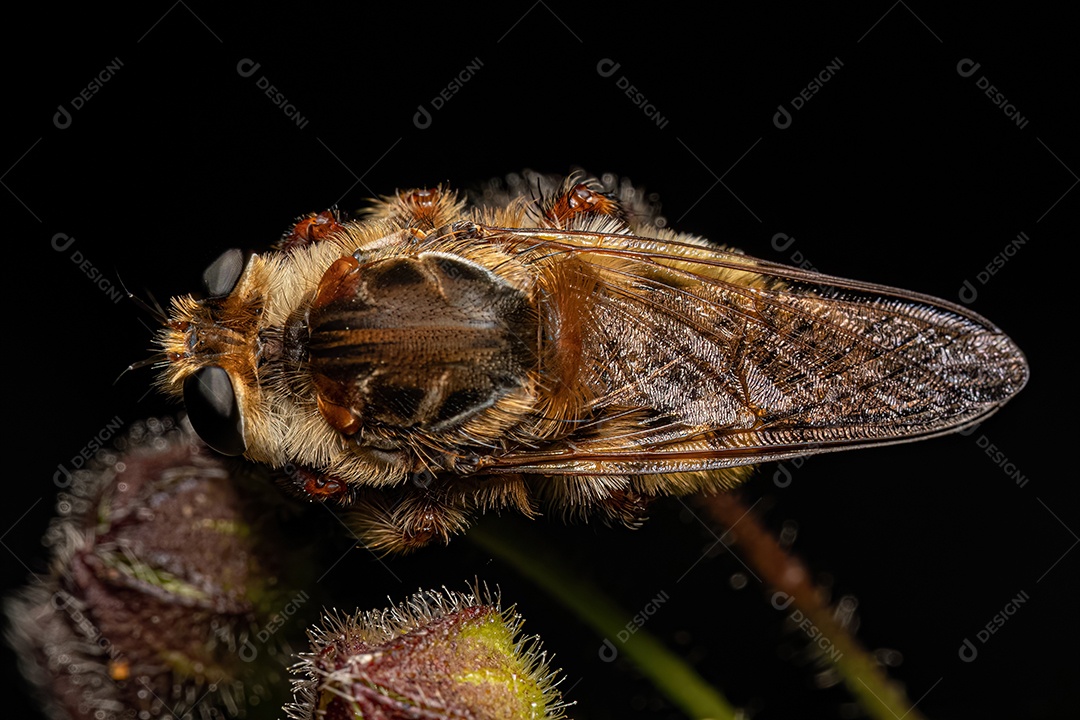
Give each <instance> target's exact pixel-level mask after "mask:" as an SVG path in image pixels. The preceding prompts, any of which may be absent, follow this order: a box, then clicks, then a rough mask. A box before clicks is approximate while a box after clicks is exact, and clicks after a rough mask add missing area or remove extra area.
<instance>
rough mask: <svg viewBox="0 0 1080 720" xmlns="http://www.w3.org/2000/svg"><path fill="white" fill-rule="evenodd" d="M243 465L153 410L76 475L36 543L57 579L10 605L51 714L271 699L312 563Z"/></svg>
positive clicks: (240, 710) (14, 638)
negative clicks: (291, 541) (153, 416)
mask: <svg viewBox="0 0 1080 720" xmlns="http://www.w3.org/2000/svg"><path fill="white" fill-rule="evenodd" d="M241 467H242V466H235V465H227V464H226V463H225V461H223V460H222V459H221V458H220V457H219V456H217V455H215V454H214V453H212V452H210V451H209V450H207V449H206V447H205V446H204V445H203V444H202V443H201V442H200V441H198V440H197V439H196V438H195V436H194V434H192V433H191V432H190V431H188V430H183V429H180V428H178V427H176V426H174V423H173V422H172V421H171V420H148V421H146V422H144V423H139V424H137V425H135V426H134V427H133V428H131V429H130V430H129V432H128V433H127V435H126V436H125V437H124V438H123V439H121V440H120V442H118V443H117V446H116V448H115V449H114V450H106V451H101V452H99V453H98V455H97V457H96V458H95V460H94V462H92V463H91V464H90V466H89V467H88V468H87V469H86V470H83V471H80V472H78V473H76V474H75V475H74V478H73V480H74V481H73V484H72V486H71V488H70V491H69V492H67V493H65V494H63V495H61V496H60V499H59V502H58V510H59V515H60V516H59V517H58V518H56V519H55V520H54V521H53V523H52V525H51V526H50V528H49V531H48V534H47V535H46V538H45V542H46V545H49V546H51V547H52V550H53V559H52V566H51V570H50V573H49V574H48V575H45V576H42V577H37V578H34V580H33V582H32V583H31V585H30V586H29V587H27V588H26V589H25V590H23V592H22V593H21V594H20V595H19V596H18V597H17V598H13V599H10V600H9V601H8V602H7V605H6V610H7V614H8V617H9V619H10V626H9V629H8V639H9V642H10V643H11V644H12V645H13V647H14V648H15V650H16V651H17V652H18V654H19V656H20V659H21V666H22V670H23V673H24V675H26V677H27V678H28V679H29V680H30V681H31V683H32V684H33V685H34V686H35V687H36V689H37V690H38V691H39V692H38V694H39V696H40V698H41V701H42V703H43V704H44V706H45V710H46V712H47V714H48V716H49V717H51V718H65V719H80V718H93V719H94V720H106V719H108V718H139V719H142V718H166V717H184V716H187V715H188V714H189V713H190V714H191V715H192V716H193V717H198V718H216V717H239V716H243V715H248V714H249V711H250V710H251V708H252V707H253V706H256V705H260V704H261V705H262V706H263V707H264V708H265V710H266V711H267V712H271V713H272V712H274V710H275V709H276V708H280V698H279V697H278V696H279V695H280V694H281V688H282V686H285V685H286V684H287V683H286V681H285V672H284V664H285V659H286V657H287V654H288V652H289V647H288V646H287V645H286V644H285V638H286V636H287V635H288V634H289V633H288V631H287V629H283V628H284V627H285V626H286V625H290V624H291V625H296V623H295V620H297V619H298V618H294V619H293V621H287V620H286V619H282V615H285V614H286V612H287V616H286V618H287V617H289V616H292V615H293V614H294V613H296V611H297V609H298V607H299V606H300V605H302V604H303V603H304V601H306V600H307V594H306V592H300V593H299V594H298V593H297V591H296V589H297V588H300V587H305V585H304V584H303V580H302V579H301V578H300V577H298V573H296V572H294V571H293V568H296V567H303V566H304V565H305V563H303V561H302V560H300V561H299V562H298V560H299V558H298V557H297V556H296V554H295V553H293V554H290V553H288V552H286V551H285V545H284V543H285V542H286V540H285V539H284V538H283V537H282V535H283V534H284V533H282V532H281V528H280V527H278V520H279V518H280V517H281V515H280V513H277V512H275V510H274V505H273V498H271V497H270V496H269V495H268V494H267V487H268V486H267V483H266V481H265V479H261V480H259V481H255V479H254V478H247V477H246V476H245V474H246V473H249V472H255V471H254V470H249V469H241ZM249 485H250V486H253V487H254V488H257V489H256V490H255V491H254V494H253V492H252V490H251V489H250V488H248V486H249ZM286 559H287V560H286ZM298 598H300V600H298ZM313 607H314V604H313ZM283 608H286V609H287V610H283ZM267 628H273V630H274V632H267V630H266V629H267ZM279 630H280V632H279Z"/></svg>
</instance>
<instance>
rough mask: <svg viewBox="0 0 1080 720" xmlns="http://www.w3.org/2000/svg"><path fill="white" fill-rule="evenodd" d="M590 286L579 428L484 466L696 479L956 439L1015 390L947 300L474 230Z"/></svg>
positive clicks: (778, 270) (739, 264)
mask: <svg viewBox="0 0 1080 720" xmlns="http://www.w3.org/2000/svg"><path fill="white" fill-rule="evenodd" d="M481 232H482V233H483V234H484V235H486V237H487V238H488V239H489V240H492V241H500V242H504V243H506V244H507V245H509V246H511V247H513V248H514V249H515V250H517V251H518V252H519V253H521V254H523V255H525V256H527V257H529V258H530V260H529V261H530V262H534V263H536V264H538V265H540V264H548V265H553V264H559V263H561V264H563V265H564V268H565V269H566V270H565V272H564V274H565V273H567V272H568V273H571V274H572V275H573V276H574V277H573V278H571V280H570V282H571V283H575V282H576V283H578V284H579V286H580V287H588V288H589V291H588V293H589V301H588V312H587V318H586V320H585V321H583V330H582V336H581V357H580V362H581V370H580V373H579V374H580V375H581V376H582V377H584V378H586V379H587V383H588V387H587V399H586V401H585V407H584V412H583V413H581V416H582V418H583V419H582V420H581V421H580V423H579V424H578V426H577V427H576V428H575V429H574V431H573V432H572V433H570V434H569V435H568V436H566V437H564V438H563V439H562V440H560V441H558V442H556V443H554V444H552V445H548V446H545V447H543V448H542V449H540V448H538V449H535V450H521V451H513V452H510V453H508V454H505V455H501V456H495V457H491V458H488V459H487V460H486V461H485V462H484V465H485V467H486V469H489V470H490V471H492V472H526V473H543V474H587V475H605V474H618V475H624V474H651V473H673V472H692V471H700V470H707V469H715V468H722V467H730V466H736V465H746V464H752V463H757V462H763V461H768V460H777V459H782V458H786V457H792V456H797V455H807V454H812V453H820V452H830V451H835V450H842V449H848V448H855V447H865V446H872V445H882V444H888V443H897V442H907V441H912V440H918V439H923V438H927V437H931V436H934V435H939V434H943V433H946V432H951V431H955V430H958V429H961V428H962V427H964V426H967V425H970V424H972V423H976V422H979V421H980V420H982V419H983V418H984V417H986V416H987V415H988V414H990V413H992V412H994V411H995V410H996V409H997V408H998V407H1000V406H1001V405H1002V404H1003V403H1004V402H1006V401H1007V400H1008V399H1009V398H1010V397H1012V396H1013V395H1014V394H1015V393H1016V392H1018V391H1019V390H1020V389H1021V388H1022V387H1023V385H1024V383H1025V382H1026V381H1027V377H1028V368H1027V364H1026V361H1025V359H1024V356H1023V354H1022V353H1021V352H1020V350H1019V349H1018V348H1017V347H1016V345H1015V344H1014V343H1013V342H1012V341H1011V340H1010V339H1009V338H1008V337H1007V336H1006V335H1004V334H1003V333H1002V332H1001V331H1000V330H999V329H997V328H996V327H994V326H993V325H992V324H990V323H989V322H988V321H986V320H985V319H983V318H981V317H979V316H978V315H976V314H974V313H972V312H970V311H969V310H967V309H965V308H962V307H960V306H957V305H953V304H951V303H948V302H945V301H943V300H938V299H936V298H932V297H928V296H924V295H919V294H916V293H911V292H907V291H904V290H898V289H895V288H889V287H884V286H880V285H873V284H868V283H861V282H856V281H850V280H844V279H840V278H835V277H829V276H825V275H820V274H817V273H813V272H809V271H805V270H800V269H796V268H791V267H787V266H784V265H779V264H776V263H770V262H766V261H762V260H758V259H755V258H752V257H749V256H746V255H741V254H737V253H731V252H724V251H719V250H714V249H711V248H706V247H703V246H699V245H693V244H685V243H674V242H665V241H661V240H655V239H651V238H641V237H634V236H629V235H621V234H602V233H587V232H560V231H551V230H521V229H501V228H483V227H482V228H481Z"/></svg>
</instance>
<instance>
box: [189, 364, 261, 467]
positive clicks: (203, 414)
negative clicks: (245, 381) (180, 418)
mask: <svg viewBox="0 0 1080 720" xmlns="http://www.w3.org/2000/svg"><path fill="white" fill-rule="evenodd" d="M184 404H185V405H186V406H187V412H188V419H189V420H191V427H193V428H194V429H195V432H197V433H198V434H199V437H201V438H202V439H203V442H205V443H206V444H207V445H209V446H210V447H211V448H213V449H214V450H217V451H218V452H219V453H221V454H222V455H242V454H243V453H244V450H245V449H247V443H246V442H245V441H244V416H243V415H242V414H241V413H240V405H239V404H238V403H237V402H236V393H234V392H233V386H232V380H231V379H229V373H227V372H225V370H223V369H222V368H219V367H217V366H214V365H207V366H206V367H202V368H199V369H198V370H196V371H195V372H194V374H192V375H189V376H188V378H187V379H186V380H184Z"/></svg>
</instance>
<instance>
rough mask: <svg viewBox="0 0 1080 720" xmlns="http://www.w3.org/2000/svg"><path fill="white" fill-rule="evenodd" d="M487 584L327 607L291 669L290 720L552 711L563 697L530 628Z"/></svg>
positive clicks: (549, 714) (544, 714) (520, 717)
mask: <svg viewBox="0 0 1080 720" xmlns="http://www.w3.org/2000/svg"><path fill="white" fill-rule="evenodd" d="M521 625H522V619H521V617H520V616H518V615H517V614H516V613H515V612H514V609H513V608H509V609H506V610H503V609H501V608H500V607H499V598H498V597H492V595H491V593H489V592H487V591H486V589H484V590H481V589H480V588H476V589H475V590H473V591H472V592H469V593H459V592H453V591H450V590H446V589H445V588H444V589H443V591H442V592H438V591H434V590H429V591H424V592H420V593H418V594H416V595H413V596H412V597H410V598H409V599H407V600H406V601H405V602H403V603H401V604H400V605H397V606H394V607H390V608H385V609H379V610H371V611H368V612H358V613H357V614H355V615H352V616H350V617H347V618H342V617H341V616H340V615H338V614H336V613H334V614H330V615H328V616H327V617H326V618H325V619H324V622H323V625H322V626H321V627H318V628H315V629H314V630H311V631H310V632H309V636H310V638H311V652H310V653H307V654H304V655H302V656H301V657H302V660H301V662H300V663H298V664H297V665H296V666H295V668H294V672H295V673H297V674H298V675H300V676H301V679H299V680H295V681H294V683H295V686H296V688H295V693H296V702H295V703H294V704H292V705H290V706H287V707H286V711H287V712H288V713H289V716H290V717H292V718H294V719H296V720H312V719H315V718H318V719H319V720H357V719H358V718H364V720H405V718H411V719H416V718H432V719H434V718H471V719H474V720H485V719H488V718H492V719H493V718H502V719H509V720H525V719H526V718H560V717H563V710H564V708H565V707H566V706H565V704H564V703H563V702H562V700H561V695H560V694H559V692H558V690H557V689H556V687H555V686H556V685H557V681H556V679H555V676H556V672H552V671H551V670H550V669H549V667H548V664H547V655H546V653H544V652H542V651H541V650H540V642H539V639H538V638H537V637H535V636H534V637H529V638H520V637H519V635H520V630H521Z"/></svg>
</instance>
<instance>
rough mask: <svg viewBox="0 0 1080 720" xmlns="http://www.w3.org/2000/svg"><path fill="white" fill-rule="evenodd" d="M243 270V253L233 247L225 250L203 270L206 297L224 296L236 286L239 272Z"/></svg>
mask: <svg viewBox="0 0 1080 720" xmlns="http://www.w3.org/2000/svg"><path fill="white" fill-rule="evenodd" d="M243 271H244V253H242V252H240V250H238V249H236V248H233V249H232V250H226V251H225V252H223V253H222V254H221V257H219V258H218V259H217V260H215V261H214V262H212V263H210V267H208V268H206V270H205V271H204V272H203V276H202V279H203V285H204V286H205V287H206V294H207V297H212V298H215V297H224V296H225V295H228V294H229V293H231V292H232V291H233V288H234V287H236V281H237V280H239V279H240V273H242V272H243Z"/></svg>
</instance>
